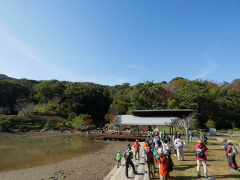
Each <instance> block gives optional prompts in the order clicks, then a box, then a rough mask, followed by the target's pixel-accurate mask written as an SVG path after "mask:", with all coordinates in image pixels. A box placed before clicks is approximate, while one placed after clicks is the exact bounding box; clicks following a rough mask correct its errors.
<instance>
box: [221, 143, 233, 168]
mask: <svg viewBox="0 0 240 180" xmlns="http://www.w3.org/2000/svg"><path fill="white" fill-rule="evenodd" d="M222 142H224V143H225V145H224V147H223V146H222V148H223V150H224V151H225V153H226V158H227V161H228V168H231V163H230V161H229V157H228V153H227V146H228V144H229V142H227V140H226V139H223V141H222Z"/></svg>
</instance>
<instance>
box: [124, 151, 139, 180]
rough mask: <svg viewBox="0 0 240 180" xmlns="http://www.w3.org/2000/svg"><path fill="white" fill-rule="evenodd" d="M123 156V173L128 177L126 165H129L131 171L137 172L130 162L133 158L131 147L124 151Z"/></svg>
mask: <svg viewBox="0 0 240 180" xmlns="http://www.w3.org/2000/svg"><path fill="white" fill-rule="evenodd" d="M123 156H124V158H125V174H126V177H127V178H128V166H129V165H131V166H132V169H133V173H134V174H137V171H136V170H135V167H134V164H133V162H132V158H133V152H132V151H131V147H128V150H126V151H125V152H124V155H123Z"/></svg>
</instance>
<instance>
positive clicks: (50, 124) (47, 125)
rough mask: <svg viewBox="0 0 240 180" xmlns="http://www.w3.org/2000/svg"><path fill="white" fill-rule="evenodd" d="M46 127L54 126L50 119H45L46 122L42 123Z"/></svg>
mask: <svg viewBox="0 0 240 180" xmlns="http://www.w3.org/2000/svg"><path fill="white" fill-rule="evenodd" d="M44 126H45V127H47V128H52V127H54V126H55V123H54V122H52V121H51V119H47V123H46V124H45V125H44Z"/></svg>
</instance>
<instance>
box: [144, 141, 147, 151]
mask: <svg viewBox="0 0 240 180" xmlns="http://www.w3.org/2000/svg"><path fill="white" fill-rule="evenodd" d="M147 146H148V143H147V139H146V140H145V143H144V144H143V151H144V150H145V148H146V147H147Z"/></svg>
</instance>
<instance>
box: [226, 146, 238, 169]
mask: <svg viewBox="0 0 240 180" xmlns="http://www.w3.org/2000/svg"><path fill="white" fill-rule="evenodd" d="M227 153H228V159H229V162H230V164H231V167H232V168H233V169H232V171H233V172H238V171H239V170H238V166H237V163H236V159H235V154H233V153H232V144H231V142H229V143H228V145H227Z"/></svg>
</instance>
